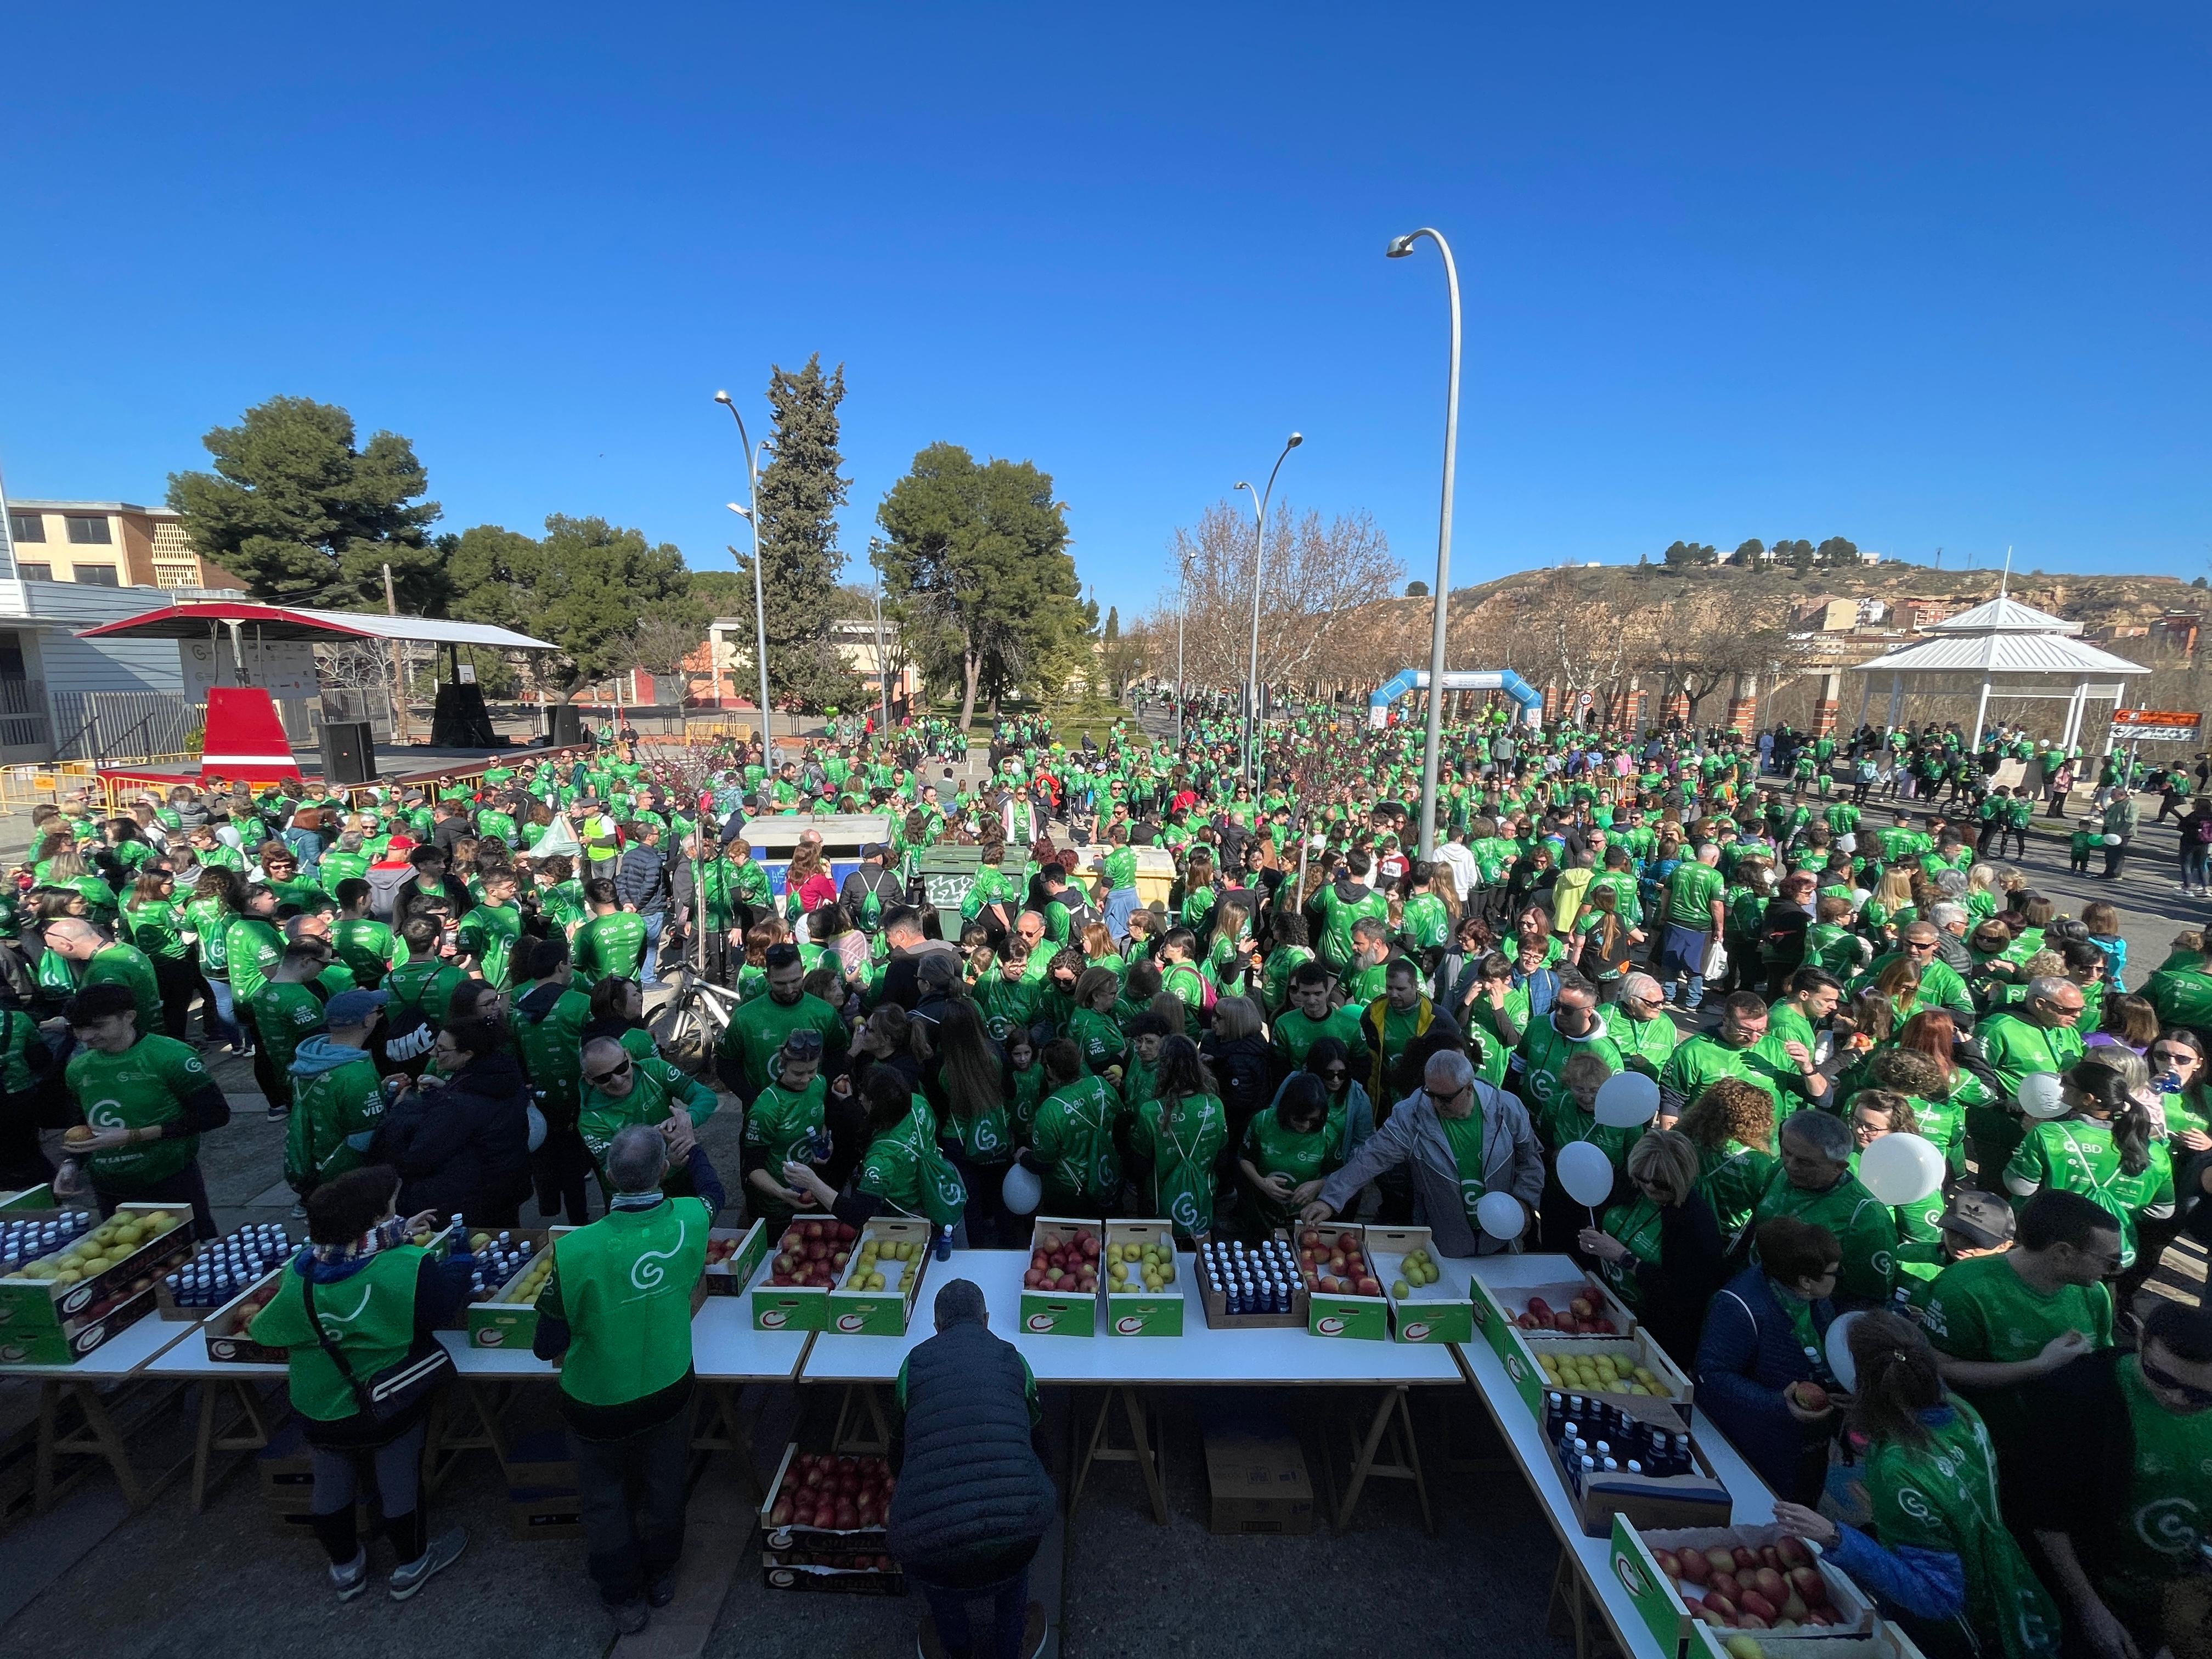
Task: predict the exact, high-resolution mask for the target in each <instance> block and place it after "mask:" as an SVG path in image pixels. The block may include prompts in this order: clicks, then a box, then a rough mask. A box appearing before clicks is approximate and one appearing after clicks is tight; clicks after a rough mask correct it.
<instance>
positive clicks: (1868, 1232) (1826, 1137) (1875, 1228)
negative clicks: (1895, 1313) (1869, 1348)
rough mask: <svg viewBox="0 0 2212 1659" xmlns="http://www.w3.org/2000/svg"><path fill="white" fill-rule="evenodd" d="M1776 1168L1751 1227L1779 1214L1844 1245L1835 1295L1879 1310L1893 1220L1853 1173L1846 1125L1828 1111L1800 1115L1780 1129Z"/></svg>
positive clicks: (1893, 1252) (1887, 1283)
mask: <svg viewBox="0 0 2212 1659" xmlns="http://www.w3.org/2000/svg"><path fill="white" fill-rule="evenodd" d="M1780 1142H1781V1152H1782V1157H1781V1162H1780V1166H1779V1167H1778V1169H1776V1170H1775V1171H1774V1173H1773V1174H1772V1175H1771V1176H1770V1177H1768V1180H1767V1183H1766V1190H1765V1192H1764V1193H1762V1194H1759V1204H1758V1206H1757V1208H1756V1209H1755V1210H1754V1211H1753V1217H1752V1219H1753V1226H1754V1228H1756V1227H1757V1226H1758V1225H1761V1224H1764V1223H1765V1222H1768V1221H1771V1220H1773V1219H1774V1218H1776V1217H1777V1216H1789V1217H1790V1218H1794V1219H1796V1220H1798V1221H1802V1222H1807V1223H1809V1224H1810V1225H1814V1226H1817V1227H1824V1228H1826V1230H1827V1231H1829V1232H1830V1233H1831V1234H1832V1235H1833V1236H1834V1237H1835V1239H1836V1242H1837V1243H1838V1245H1839V1246H1841V1248H1842V1250H1843V1266H1842V1267H1841V1269H1840V1271H1839V1273H1838V1279H1837V1281H1836V1291H1835V1294H1836V1295H1837V1297H1838V1298H1839V1299H1841V1300H1844V1301H1846V1302H1848V1303H1849V1304H1850V1305H1853V1306H1857V1307H1862V1308H1866V1307H1881V1306H1882V1305H1884V1304H1887V1302H1888V1300H1889V1295H1890V1289H1891V1286H1892V1285H1893V1284H1894V1283H1895V1280H1896V1276H1897V1219H1896V1218H1895V1217H1894V1216H1893V1215H1892V1214H1891V1213H1890V1210H1889V1206H1887V1205H1886V1204H1884V1203H1883V1202H1882V1201H1881V1200H1880V1199H1878V1198H1876V1197H1875V1195H1874V1194H1872V1193H1870V1192H1869V1191H1867V1189H1866V1188H1864V1187H1863V1186H1861V1185H1860V1184H1859V1178H1858V1177H1857V1176H1855V1175H1853V1174H1852V1173H1851V1152H1852V1139H1851V1130H1850V1125H1849V1124H1847V1123H1845V1122H1844V1121H1843V1119H1841V1118H1839V1117H1833V1116H1831V1115H1829V1114H1827V1113H1826V1112H1799V1113H1797V1114H1796V1115H1795V1116H1793V1117H1791V1118H1790V1120H1789V1121H1787V1122H1785V1123H1784V1124H1783V1126H1782V1133H1781V1137H1780Z"/></svg>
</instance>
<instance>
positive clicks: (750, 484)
mask: <svg viewBox="0 0 2212 1659" xmlns="http://www.w3.org/2000/svg"><path fill="white" fill-rule="evenodd" d="M714 401H715V402H716V403H718V404H721V406H722V407H723V408H725V409H726V410H729V411H730V418H731V419H732V420H733V421H735V422H737V423H738V443H739V444H740V445H742V446H743V447H744V452H745V501H746V503H747V504H746V505H744V506H743V507H740V506H739V505H738V503H737V502H735V501H729V502H726V503H724V505H726V507H728V508H729V509H730V511H731V512H732V513H736V514H737V515H738V517H739V518H741V519H743V520H744V521H745V522H746V523H747V524H749V525H750V526H752V532H753V656H754V659H755V660H756V661H757V662H758V663H759V665H760V711H761V765H762V766H763V768H765V769H767V770H769V771H771V772H773V771H774V770H775V745H774V744H773V743H772V742H771V740H770V732H771V730H772V726H771V721H772V720H773V718H774V717H773V716H772V715H771V714H769V702H768V602H767V601H766V600H765V599H763V598H762V597H761V538H760V458H759V457H758V456H757V454H756V453H754V451H753V444H752V440H751V439H750V438H748V437H747V436H746V435H745V417H744V416H742V415H740V414H738V406H737V404H735V403H734V402H732V399H731V398H730V394H729V393H728V392H716V393H715V394H714Z"/></svg>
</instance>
